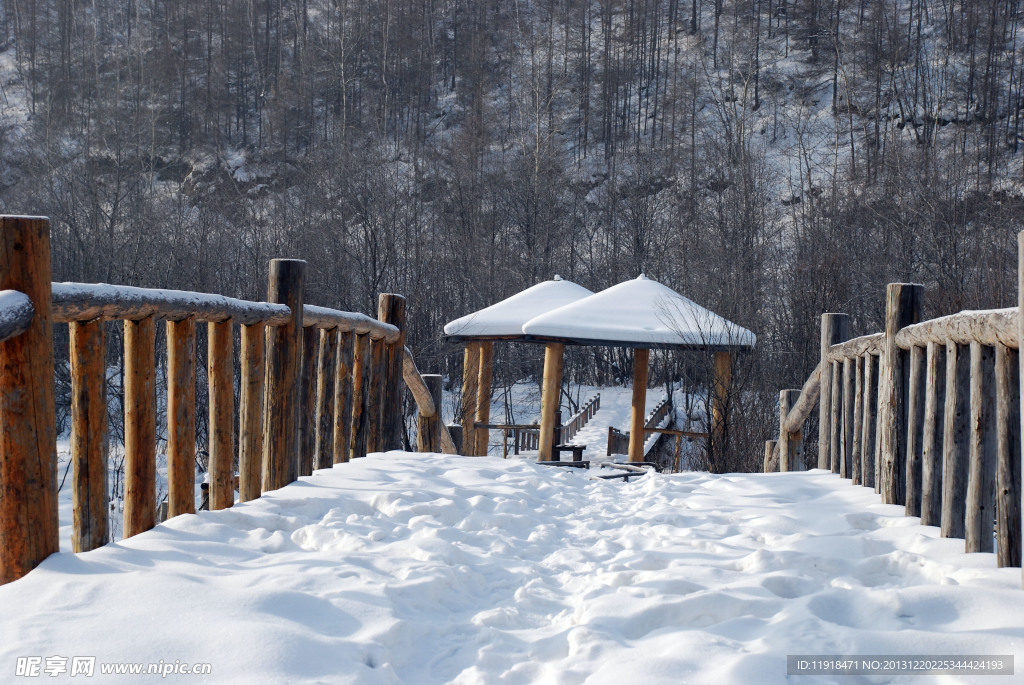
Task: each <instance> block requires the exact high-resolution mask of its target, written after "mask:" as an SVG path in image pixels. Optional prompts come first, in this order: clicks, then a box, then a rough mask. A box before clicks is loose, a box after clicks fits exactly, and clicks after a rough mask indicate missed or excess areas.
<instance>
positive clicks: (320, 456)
mask: <svg viewBox="0 0 1024 685" xmlns="http://www.w3.org/2000/svg"><path fill="white" fill-rule="evenodd" d="M337 363H338V329H337V328H331V329H329V330H321V331H320V352H319V354H318V355H317V359H316V418H315V420H314V423H315V426H316V436H315V437H316V443H315V445H314V446H313V469H314V470H315V469H327V468H330V467H331V466H332V465H333V464H334V445H333V444H332V440H333V439H334V399H335V396H336V394H337V393H336V391H335V387H334V386H335V383H336V382H337V369H336V365H337Z"/></svg>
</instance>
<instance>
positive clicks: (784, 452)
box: [778, 390, 804, 471]
mask: <svg viewBox="0 0 1024 685" xmlns="http://www.w3.org/2000/svg"><path fill="white" fill-rule="evenodd" d="M799 398H800V391H799V390H782V391H780V392H779V441H778V445H779V471H801V470H803V467H802V465H801V463H800V462H801V456H802V455H803V441H804V433H803V430H798V431H795V432H790V431H788V430H786V423H787V421H788V419H789V410H790V409H792V407H793V405H794V404H796V401H797V400H798V399H799Z"/></svg>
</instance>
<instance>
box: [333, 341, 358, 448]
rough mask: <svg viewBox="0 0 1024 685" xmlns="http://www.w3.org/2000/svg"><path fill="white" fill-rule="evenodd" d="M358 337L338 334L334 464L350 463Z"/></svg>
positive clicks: (335, 379) (335, 370)
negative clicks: (356, 339) (355, 357)
mask: <svg viewBox="0 0 1024 685" xmlns="http://www.w3.org/2000/svg"><path fill="white" fill-rule="evenodd" d="M355 338H356V335H355V333H353V332H352V331H345V332H344V333H339V334H338V351H337V361H336V363H335V366H334V404H333V406H334V423H333V427H332V429H333V434H334V435H333V438H332V449H333V450H334V451H333V454H332V462H331V463H333V464H341V463H344V462H346V461H348V457H349V449H350V448H351V444H352V407H353V404H352V398H353V396H354V394H353V387H352V366H353V363H354V361H355V360H354V359H353V355H354V354H355V347H354V345H355Z"/></svg>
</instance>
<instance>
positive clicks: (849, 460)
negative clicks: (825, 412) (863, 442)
mask: <svg viewBox="0 0 1024 685" xmlns="http://www.w3.org/2000/svg"><path fill="white" fill-rule="evenodd" d="M855 362H856V360H855V359H854V358H853V357H847V358H846V359H844V360H843V362H842V364H843V400H842V405H843V415H842V425H841V429H842V430H841V431H840V435H839V442H840V444H839V477H840V478H850V477H851V476H852V474H853V456H852V452H853V424H854V419H853V412H854V404H855V402H854V395H853V393H854V375H855V372H854V365H855Z"/></svg>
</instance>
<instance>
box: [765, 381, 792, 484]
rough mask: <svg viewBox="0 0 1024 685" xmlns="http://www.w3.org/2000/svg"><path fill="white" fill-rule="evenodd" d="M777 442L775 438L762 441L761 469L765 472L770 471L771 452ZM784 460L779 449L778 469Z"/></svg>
mask: <svg viewBox="0 0 1024 685" xmlns="http://www.w3.org/2000/svg"><path fill="white" fill-rule="evenodd" d="M782 392H786V391H785V390H783V391H782ZM777 444H778V442H777V441H776V440H765V443H764V468H763V469H762V470H763V471H764V472H765V473H771V472H772V468H771V462H772V452H774V451H775V446H776V445H777ZM784 461H785V459H783V458H782V450H781V449H780V450H779V469H780V470H781V468H782V462H784Z"/></svg>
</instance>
